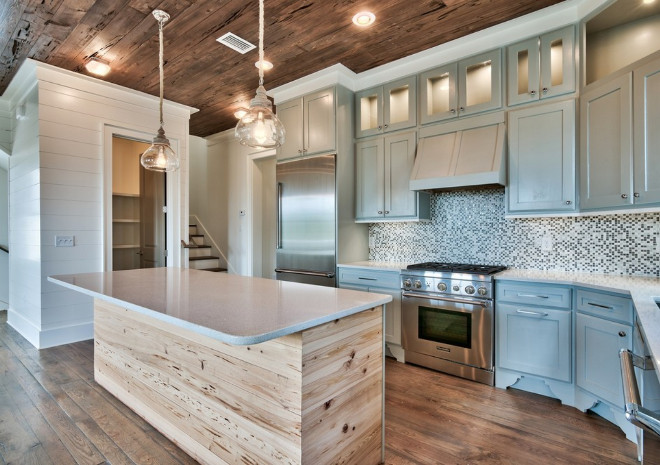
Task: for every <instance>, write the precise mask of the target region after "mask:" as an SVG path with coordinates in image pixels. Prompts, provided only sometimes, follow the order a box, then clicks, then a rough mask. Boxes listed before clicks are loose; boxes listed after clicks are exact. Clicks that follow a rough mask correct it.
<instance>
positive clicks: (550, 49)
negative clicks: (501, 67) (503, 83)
mask: <svg viewBox="0 0 660 465" xmlns="http://www.w3.org/2000/svg"><path fill="white" fill-rule="evenodd" d="M507 55H508V60H507V63H508V84H507V87H508V103H509V105H517V104H519V103H526V102H533V101H537V100H539V99H545V98H550V97H556V96H558V95H562V94H567V93H571V92H575V28H574V27H573V26H569V27H565V28H563V29H560V30H558V31H553V32H548V33H546V34H543V35H542V36H540V37H534V38H532V39H529V40H525V41H523V42H519V43H517V44H514V45H511V46H509V47H508V48H507Z"/></svg>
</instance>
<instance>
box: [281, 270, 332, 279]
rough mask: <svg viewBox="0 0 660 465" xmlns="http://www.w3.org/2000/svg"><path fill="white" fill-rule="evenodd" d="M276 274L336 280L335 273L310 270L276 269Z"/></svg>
mask: <svg viewBox="0 0 660 465" xmlns="http://www.w3.org/2000/svg"><path fill="white" fill-rule="evenodd" d="M275 273H289V274H304V275H306V276H321V277H322V278H334V277H335V274H334V273H329V272H327V271H308V270H291V269H288V268H275Z"/></svg>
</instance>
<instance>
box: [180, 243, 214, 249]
mask: <svg viewBox="0 0 660 465" xmlns="http://www.w3.org/2000/svg"><path fill="white" fill-rule="evenodd" d="M185 248H186V249H210V248H211V246H210V245H206V244H188V245H186V247H185Z"/></svg>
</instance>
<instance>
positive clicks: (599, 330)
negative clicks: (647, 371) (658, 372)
mask: <svg viewBox="0 0 660 465" xmlns="http://www.w3.org/2000/svg"><path fill="white" fill-rule="evenodd" d="M623 348H626V349H632V326H628V325H623V324H621V323H615V322H613V321H608V320H603V319H601V318H596V317H593V316H590V315H584V314H582V313H578V314H577V317H576V321H575V352H576V354H575V358H576V360H575V364H576V365H575V368H576V369H575V374H576V384H577V385H578V386H579V387H581V388H583V389H585V390H587V391H589V392H591V393H592V394H595V395H596V396H598V397H600V398H601V399H604V400H606V401H607V402H610V403H612V404H614V405H616V406H617V407H620V406H622V405H623V389H622V386H621V365H620V362H619V350H621V349H623Z"/></svg>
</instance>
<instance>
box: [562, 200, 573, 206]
mask: <svg viewBox="0 0 660 465" xmlns="http://www.w3.org/2000/svg"><path fill="white" fill-rule="evenodd" d="M564 203H565V204H566V205H570V204H572V203H573V202H571V201H570V200H567V201H566V202H564Z"/></svg>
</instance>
